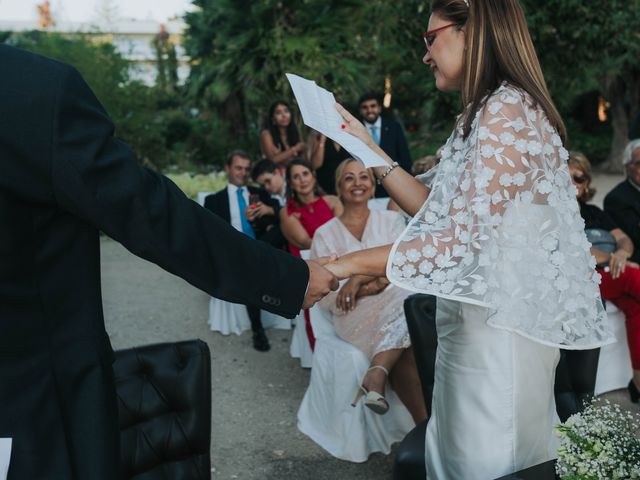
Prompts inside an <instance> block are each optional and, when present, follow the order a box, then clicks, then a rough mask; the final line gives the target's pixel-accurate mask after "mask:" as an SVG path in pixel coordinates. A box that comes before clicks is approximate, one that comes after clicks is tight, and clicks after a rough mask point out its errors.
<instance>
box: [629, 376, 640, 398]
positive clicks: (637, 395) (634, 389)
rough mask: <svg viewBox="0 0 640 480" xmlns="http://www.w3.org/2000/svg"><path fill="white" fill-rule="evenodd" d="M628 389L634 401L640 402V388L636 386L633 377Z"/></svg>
mask: <svg viewBox="0 0 640 480" xmlns="http://www.w3.org/2000/svg"><path fill="white" fill-rule="evenodd" d="M627 390H629V396H630V397H631V401H632V402H633V403H638V401H639V400H640V390H638V387H636V384H635V382H634V381H633V379H631V381H630V382H629V386H628V387H627Z"/></svg>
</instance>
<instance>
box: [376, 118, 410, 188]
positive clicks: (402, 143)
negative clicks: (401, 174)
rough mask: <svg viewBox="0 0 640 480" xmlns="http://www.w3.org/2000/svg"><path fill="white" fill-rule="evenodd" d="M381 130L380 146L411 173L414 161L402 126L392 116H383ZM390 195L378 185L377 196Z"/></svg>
mask: <svg viewBox="0 0 640 480" xmlns="http://www.w3.org/2000/svg"><path fill="white" fill-rule="evenodd" d="M381 130H382V131H381V135H380V148H382V150H384V152H385V153H386V154H387V155H389V156H390V157H391V159H392V160H393V161H395V162H398V163H399V164H400V166H401V167H402V168H404V169H405V170H406V171H407V172H409V173H410V172H411V163H412V162H411V154H410V153H409V146H408V145H407V139H406V138H405V136H404V132H403V131H402V126H400V124H399V123H398V122H396V121H395V120H393V119H391V118H387V117H382V128H381ZM388 196H389V194H388V193H387V191H386V190H385V189H384V188H383V187H382V186H381V185H377V186H376V197H388Z"/></svg>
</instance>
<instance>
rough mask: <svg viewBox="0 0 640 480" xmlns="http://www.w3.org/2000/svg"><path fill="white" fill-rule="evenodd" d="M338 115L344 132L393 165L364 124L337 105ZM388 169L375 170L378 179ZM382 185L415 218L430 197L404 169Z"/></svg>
mask: <svg viewBox="0 0 640 480" xmlns="http://www.w3.org/2000/svg"><path fill="white" fill-rule="evenodd" d="M336 108H337V110H338V113H340V115H341V116H342V119H343V120H344V122H345V128H344V130H345V131H346V132H348V133H350V134H351V135H353V136H355V137H358V138H359V139H360V140H362V141H363V142H364V143H365V144H366V145H367V146H368V147H369V148H371V150H373V151H374V152H376V153H377V154H378V155H380V156H381V157H382V158H383V159H384V160H385V161H386V162H387V163H388V164H389V165H391V164H392V163H393V160H391V158H389V156H388V155H387V154H386V153H384V151H383V150H382V149H381V148H380V147H379V146H378V145H377V144H376V142H374V141H373V139H372V138H371V135H369V132H367V129H366V128H364V125H363V124H362V122H360V121H359V120H358V119H357V118H355V117H354V116H353V115H351V114H350V113H349V112H348V111H347V110H345V108H344V107H343V106H342V105H340V104H336ZM385 170H386V167H377V168H374V171H375V174H376V177H378V178H380V176H381V175H383V174H384V172H385ZM382 185H383V186H384V188H385V190H386V191H387V192H388V193H389V196H390V197H391V198H392V199H393V200H394V201H395V202H396V203H397V204H398V205H400V208H402V210H404V211H405V212H407V213H408V214H409V215H411V216H413V215H415V214H416V213H418V210H420V207H422V204H423V203H424V202H425V200H426V199H427V197H428V196H429V189H428V188H427V187H426V186H425V185H424V184H422V183H420V182H419V181H418V180H416V179H415V178H414V177H413V176H412V175H411V174H410V173H409V172H407V171H405V170H404V169H402V168H394V169H393V170H392V171H391V172H389V174H388V175H387V176H386V177H385V178H384V180H382Z"/></svg>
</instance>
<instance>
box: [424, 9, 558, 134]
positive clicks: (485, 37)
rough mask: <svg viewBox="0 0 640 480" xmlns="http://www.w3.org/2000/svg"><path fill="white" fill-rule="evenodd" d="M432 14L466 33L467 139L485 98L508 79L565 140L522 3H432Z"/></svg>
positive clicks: (463, 102)
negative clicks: (531, 101) (541, 111)
mask: <svg viewBox="0 0 640 480" xmlns="http://www.w3.org/2000/svg"><path fill="white" fill-rule="evenodd" d="M431 13H432V14H436V15H438V16H439V17H441V18H443V19H446V20H448V21H450V22H452V23H456V24H457V25H458V26H459V28H464V31H465V53H464V60H463V71H464V76H463V80H462V104H463V106H464V107H465V113H464V115H463V117H462V120H463V122H464V124H463V131H464V136H465V137H467V136H468V135H469V132H470V131H471V123H472V122H473V118H474V116H475V113H476V112H477V111H478V110H479V109H480V108H482V107H483V102H484V100H485V99H486V98H487V96H488V95H490V94H491V93H492V92H493V91H494V90H496V89H497V88H498V87H499V86H500V84H501V83H502V82H503V81H505V80H506V81H507V82H509V83H510V84H512V85H514V86H516V87H518V88H520V89H522V90H524V91H525V92H527V93H528V94H529V95H530V96H531V98H532V99H533V101H534V102H535V103H536V104H538V105H539V106H540V107H541V108H542V109H543V110H544V112H545V113H546V114H547V118H548V119H549V122H550V123H551V125H553V126H554V127H555V129H556V130H557V131H558V133H559V135H560V137H561V138H562V140H563V142H566V140H567V130H566V128H565V126H564V122H563V121H562V118H561V117H560V113H559V112H558V110H557V108H556V106H555V105H554V103H553V100H551V95H550V94H549V90H548V89H547V84H546V82H545V81H544V75H543V74H542V69H541V68H540V62H539V61H538V56H537V55H536V51H535V48H534V47H533V42H532V41H531V35H530V34H529V29H528V27H527V21H526V19H525V16H524V12H523V11H522V7H521V6H520V3H519V2H518V0H433V1H432V3H431Z"/></svg>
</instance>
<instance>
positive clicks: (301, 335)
mask: <svg viewBox="0 0 640 480" xmlns="http://www.w3.org/2000/svg"><path fill="white" fill-rule="evenodd" d="M294 322H295V328H294V329H293V335H291V345H290V347H289V354H290V355H291V356H292V357H293V358H299V359H300V366H301V367H302V368H311V364H312V362H313V352H312V351H311V345H309V338H308V337H307V330H306V329H305V325H304V314H303V313H302V312H300V313H299V314H298V316H297V317H296V318H295V319H294Z"/></svg>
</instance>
